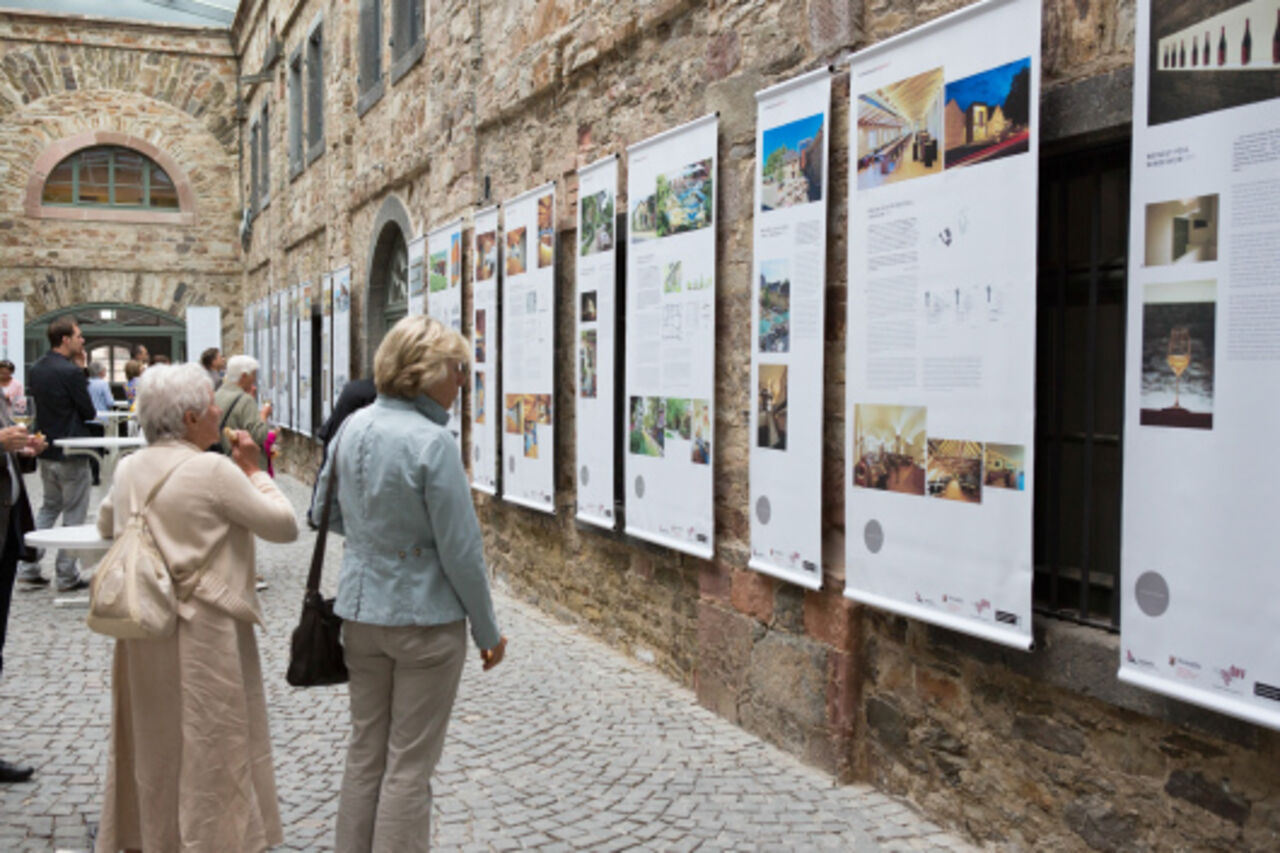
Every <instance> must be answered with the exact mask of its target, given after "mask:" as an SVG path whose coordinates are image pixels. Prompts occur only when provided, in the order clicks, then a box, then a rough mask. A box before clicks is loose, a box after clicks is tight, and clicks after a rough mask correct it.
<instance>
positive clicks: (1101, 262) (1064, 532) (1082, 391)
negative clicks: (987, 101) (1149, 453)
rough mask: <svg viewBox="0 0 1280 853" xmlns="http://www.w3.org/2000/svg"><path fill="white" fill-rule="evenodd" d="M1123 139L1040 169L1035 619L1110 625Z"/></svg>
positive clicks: (1116, 605) (1115, 613)
mask: <svg viewBox="0 0 1280 853" xmlns="http://www.w3.org/2000/svg"><path fill="white" fill-rule="evenodd" d="M1129 154H1130V147H1129V143H1128V142H1124V143H1119V144H1110V145H1106V146H1102V147H1096V148H1091V149H1089V150H1087V151H1085V152H1083V153H1072V154H1066V155H1062V156H1058V157H1052V158H1045V159H1044V160H1043V161H1042V163H1041V167H1040V219H1039V232H1040V236H1039V252H1038V258H1039V260H1038V265H1039V270H1038V275H1037V291H1038V297H1037V302H1038V319H1037V344H1036V346H1037V350H1038V352H1037V355H1036V446H1035V465H1036V477H1035V481H1036V486H1035V495H1034V499H1035V543H1034V560H1035V583H1034V596H1033V597H1034V603H1035V607H1036V610H1037V612H1040V613H1044V614H1047V615H1051V616H1056V617H1060V618H1065V619H1069V620H1071V621H1075V622H1079V623H1082V624H1087V625H1093V626H1097V627H1100V628H1105V629H1107V630H1113V631H1114V630H1118V628H1119V625H1120V590H1119V578H1120V506H1121V503H1120V502H1121V482H1122V480H1121V474H1122V465H1121V462H1122V458H1121V457H1122V452H1123V441H1122V439H1123V434H1124V350H1125V319H1126V318H1125V313H1126V293H1127V276H1128V229H1129V172H1130V166H1129Z"/></svg>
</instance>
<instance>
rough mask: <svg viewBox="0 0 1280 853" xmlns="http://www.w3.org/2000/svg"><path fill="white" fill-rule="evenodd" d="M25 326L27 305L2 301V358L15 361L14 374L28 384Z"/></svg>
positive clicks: (0, 311) (0, 308) (0, 322)
mask: <svg viewBox="0 0 1280 853" xmlns="http://www.w3.org/2000/svg"><path fill="white" fill-rule="evenodd" d="M25 328H26V305H25V304H24V303H22V302H0V358H6V359H8V360H9V361H12V362H13V375H14V376H16V377H17V378H18V379H19V381H21V382H22V383H23V385H26V373H25V369H26V359H25V355H26V353H25V351H24V349H23V343H24V340H23V333H24V331H25Z"/></svg>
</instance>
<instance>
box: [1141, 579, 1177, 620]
mask: <svg viewBox="0 0 1280 853" xmlns="http://www.w3.org/2000/svg"><path fill="white" fill-rule="evenodd" d="M1133 597H1134V599H1136V600H1137V602H1138V609H1139V610H1141V611H1142V612H1143V613H1145V614H1147V615H1148V616H1152V617H1155V616H1163V615H1164V612H1165V611H1166V610H1168V609H1169V583H1168V581H1166V580H1165V579H1164V576H1163V575H1161V574H1160V573H1158V572H1143V573H1142V574H1141V575H1139V576H1138V582H1137V583H1135V584H1134V585H1133Z"/></svg>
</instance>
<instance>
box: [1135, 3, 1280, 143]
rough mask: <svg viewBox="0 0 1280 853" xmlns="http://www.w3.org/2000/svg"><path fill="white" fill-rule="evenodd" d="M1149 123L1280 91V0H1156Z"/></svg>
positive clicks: (1278, 94) (1251, 101) (1247, 101)
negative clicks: (1279, 17)
mask: <svg viewBox="0 0 1280 853" xmlns="http://www.w3.org/2000/svg"><path fill="white" fill-rule="evenodd" d="M1150 8H1151V22H1150V26H1149V28H1148V29H1149V33H1150V41H1149V43H1148V44H1149V56H1148V59H1149V63H1148V69H1149V74H1150V78H1149V79H1150V86H1149V93H1148V97H1147V124H1149V125H1158V124H1165V123H1166V122H1171V121H1179V120H1181V119H1185V118H1192V117H1194V116H1199V115H1204V114H1206V113H1212V112H1216V111H1218V110H1225V109H1230V108H1232V107H1239V106H1244V105H1246V104H1255V103H1258V102H1260V101H1268V100H1271V99H1273V98H1278V97H1280V33H1278V32H1277V30H1280V20H1278V19H1277V18H1278V16H1280V0H1247V2H1241V0H1151V6H1150Z"/></svg>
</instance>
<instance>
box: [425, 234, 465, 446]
mask: <svg viewBox="0 0 1280 853" xmlns="http://www.w3.org/2000/svg"><path fill="white" fill-rule="evenodd" d="M425 275H426V279H427V315H428V316H430V317H432V318H434V319H436V320H439V321H440V322H441V323H443V324H445V325H446V326H448V327H449V328H450V329H453V330H454V331H455V332H461V331H462V220H461V219H457V220H454V221H453V222H450V223H449V224H448V225H444V226H442V227H440V228H437V229H436V230H434V231H432V232H430V233H429V234H427V264H426V271H425ZM448 430H449V434H450V435H452V436H453V440H454V441H456V442H458V446H459V447H461V446H462V395H461V394H459V395H458V396H457V398H456V399H455V400H454V401H453V408H452V409H450V410H449V423H448Z"/></svg>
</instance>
